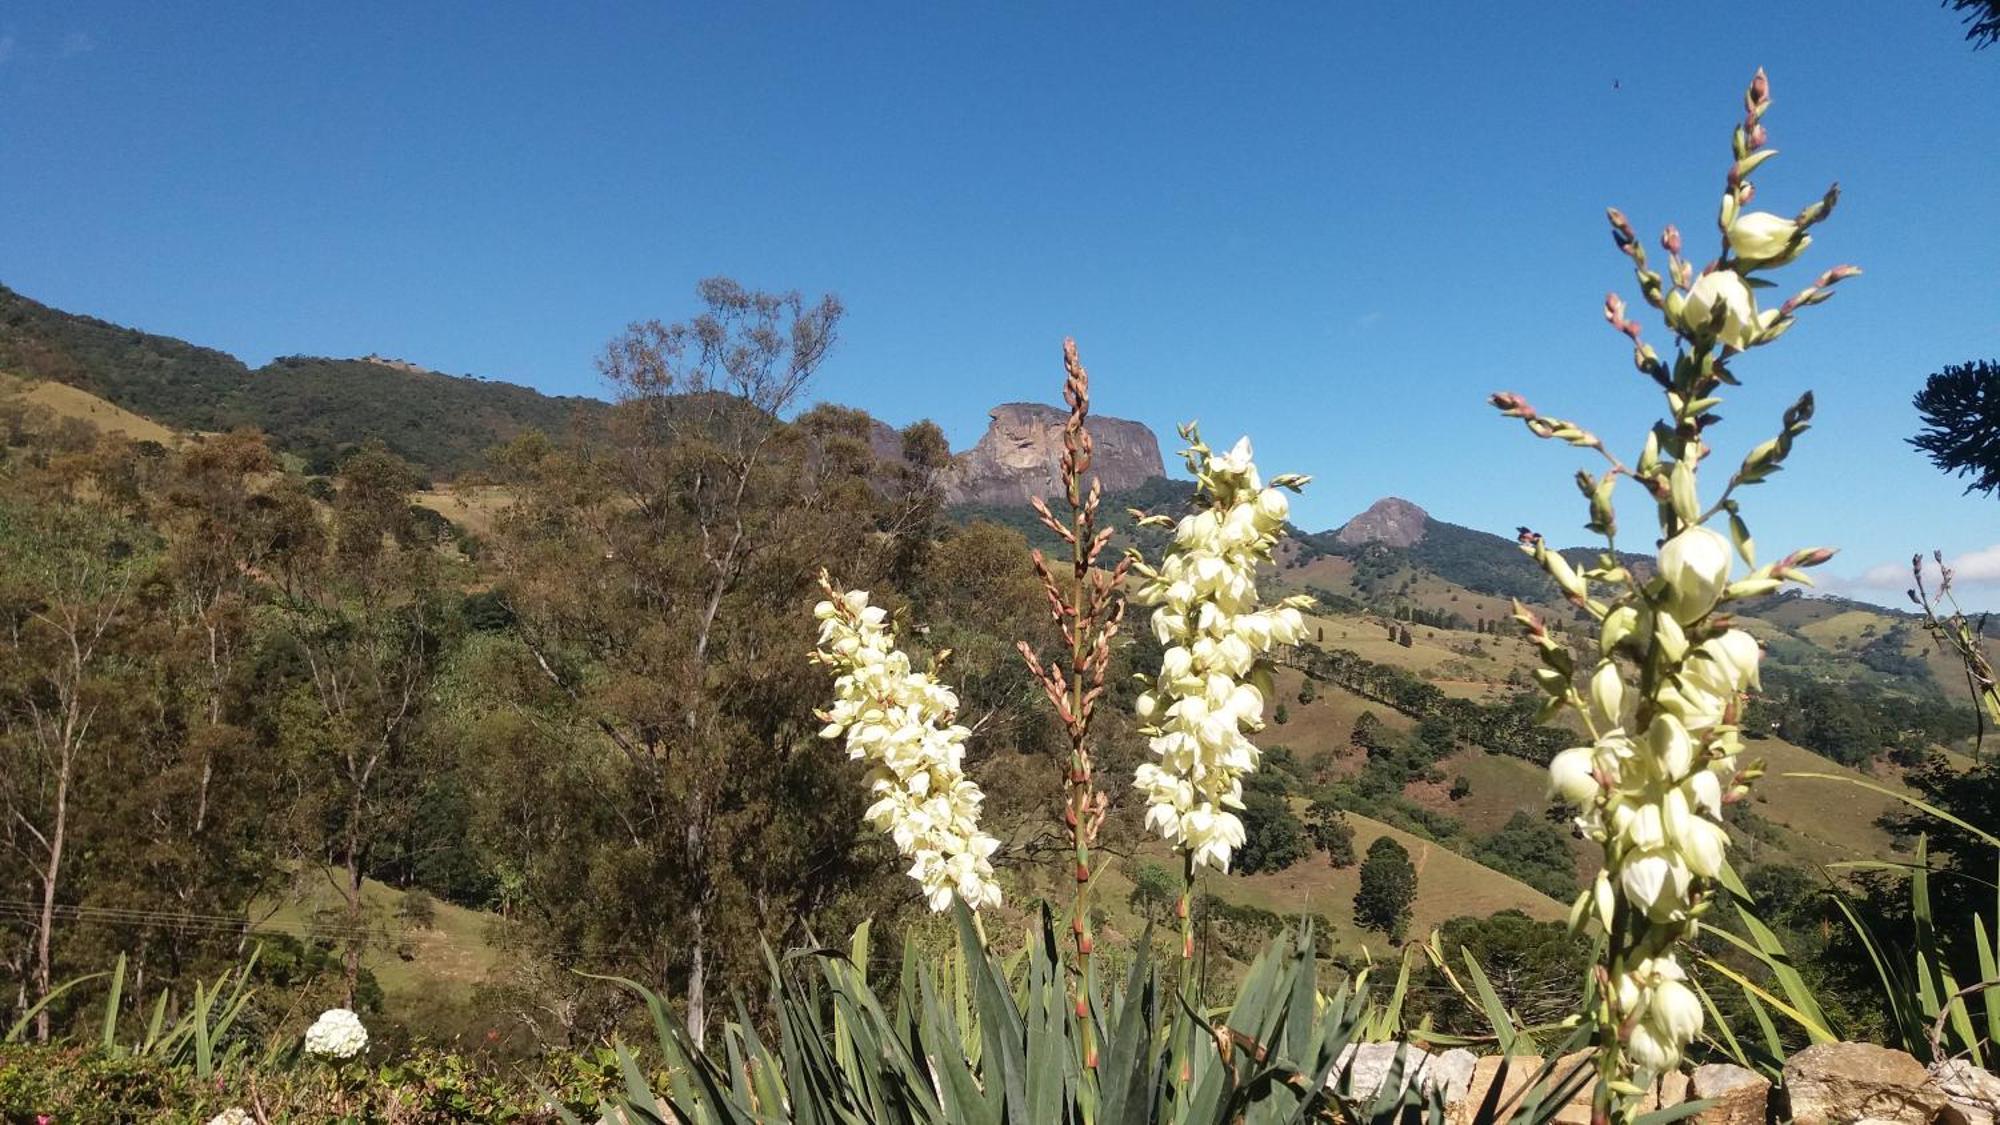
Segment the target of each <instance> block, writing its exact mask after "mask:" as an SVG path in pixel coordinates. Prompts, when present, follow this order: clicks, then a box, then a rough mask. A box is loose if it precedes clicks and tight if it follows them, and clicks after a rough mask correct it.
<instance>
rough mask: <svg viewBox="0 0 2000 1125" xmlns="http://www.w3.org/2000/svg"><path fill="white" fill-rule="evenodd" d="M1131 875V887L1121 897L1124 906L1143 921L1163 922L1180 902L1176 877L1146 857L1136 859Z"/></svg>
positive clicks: (1177, 878)
mask: <svg viewBox="0 0 2000 1125" xmlns="http://www.w3.org/2000/svg"><path fill="white" fill-rule="evenodd" d="M1131 874H1132V890H1131V891H1130V892H1129V893H1128V894H1127V895H1126V896H1125V902H1126V905H1128V906H1130V907H1131V908H1132V909H1133V910H1135V911H1137V912H1138V914H1139V916H1140V917H1142V918H1144V919H1145V920H1146V921H1147V923H1149V924H1151V925H1155V926H1160V925H1165V924H1166V922H1167V920H1168V918H1170V917H1171V916H1172V914H1173V912H1174V907H1175V906H1176V905H1177V904H1178V903H1179V902H1180V895H1181V886H1180V878H1179V876H1177V875H1175V874H1174V873H1173V872H1171V871H1168V870H1167V869H1166V868H1165V867H1163V866H1161V865H1160V864H1157V863H1154V862H1153V861H1152V860H1150V859H1142V860H1140V861H1139V862H1138V863H1137V864H1135V865H1134V866H1133V868H1132V872H1131Z"/></svg>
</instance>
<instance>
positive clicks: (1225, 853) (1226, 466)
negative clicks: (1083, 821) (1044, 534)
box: [1132, 426, 1308, 871]
mask: <svg viewBox="0 0 2000 1125" xmlns="http://www.w3.org/2000/svg"><path fill="white" fill-rule="evenodd" d="M1182 435H1183V436H1184V437H1186V438H1187V439H1188V441H1189V445H1190V448H1189V449H1188V451H1187V463H1188V469H1189V471H1190V472H1192V473H1194V475H1195V478H1196V481H1197V484H1198V488H1199V495H1200V498H1201V500H1202V502H1203V506H1202V509H1201V510H1200V511H1198V512H1196V513H1195V514H1193V515H1190V516H1188V517H1186V518H1184V519H1182V520H1181V521H1180V522H1179V523H1178V524H1176V525H1174V539H1173V543H1172V544H1171V545H1170V546H1169V547H1168V548H1167V554H1166V558H1165V559H1163V560H1162V561H1161V563H1160V565H1159V568H1158V569H1154V568H1152V567H1149V566H1145V565H1144V564H1139V565H1136V566H1135V567H1134V569H1135V570H1136V571H1137V572H1138V573H1139V574H1140V575H1141V577H1142V578H1143V579H1144V583H1143V584H1142V585H1141V586H1140V588H1139V589H1138V590H1137V591H1136V592H1135V593H1134V594H1133V596H1132V600H1133V601H1135V602H1137V603H1139V604H1141V605H1150V606H1153V607H1154V609H1153V618H1152V623H1153V635H1154V636H1155V637H1157V638H1158V639H1159V642H1160V644H1161V645H1162V646H1164V648H1165V652H1164V654H1163V656H1162V658H1161V662H1160V671H1159V674H1158V676H1157V677H1156V678H1155V680H1154V683H1153V687H1152V690H1150V691H1147V692H1146V693H1144V694H1143V695H1141V696H1140V697H1139V700H1138V704H1137V709H1138V714H1139V718H1140V720H1141V721H1142V722H1143V723H1145V724H1146V725H1145V727H1144V732H1145V733H1146V734H1147V735H1148V738H1149V741H1148V743H1147V745H1148V748H1149V749H1151V751H1152V752H1153V755H1154V756H1155V758H1156V759H1157V760H1156V761H1152V762H1147V763H1145V764H1144V765H1141V766H1140V767H1139V770H1138V775H1137V778H1136V783H1137V785H1138V788H1139V789H1140V791H1141V792H1143V793H1144V794H1145V795H1146V801H1147V805H1148V808H1147V811H1146V824H1147V826H1148V827H1150V828H1152V829H1153V830H1154V831H1156V832H1158V833H1159V834H1160V835H1161V836H1162V837H1164V838H1165V839H1167V840H1168V841H1170V842H1172V843H1174V844H1176V845H1178V846H1179V847H1180V848H1181V849H1182V850H1184V851H1186V852H1187V853H1189V855H1190V856H1191V857H1192V859H1193V862H1194V864H1195V866H1197V867H1200V866H1210V867H1215V868H1218V869H1220V870H1223V871H1227V870H1228V869H1229V859H1230V854H1231V853H1232V852H1233V851H1234V850H1235V849H1236V848H1237V847H1239V846H1241V845H1242V843H1243V822H1242V820H1241V819H1240V818H1239V817H1238V816H1237V815H1236V813H1235V811H1234V810H1236V809H1240V808H1242V807H1243V778H1244V776H1245V775H1246V774H1248V773H1250V772H1251V771H1252V770H1255V769H1256V768H1257V762H1258V758H1259V753H1258V750H1257V747H1256V746H1254V745H1252V744H1251V742H1250V739H1249V738H1248V737H1247V734H1248V733H1249V732H1253V731H1256V730H1259V729H1261V728H1262V727H1263V715H1264V696H1265V692H1266V691H1267V690H1268V688H1269V681H1270V667H1269V664H1268V662H1267V661H1266V660H1265V659H1264V657H1265V655H1266V654H1268V653H1269V652H1270V651H1271V649H1272V648H1273V647H1274V646H1276V645H1286V644H1296V643H1298V640H1299V638H1300V636H1301V634H1302V633H1303V632H1304V628H1305V625H1304V620H1303V618H1301V616H1300V614H1299V607H1300V606H1301V605H1303V604H1307V603H1306V600H1305V599H1287V600H1286V601H1284V602H1282V603H1280V604H1278V605H1276V606H1270V607H1265V606H1262V605H1260V604H1259V603H1258V600H1257V567H1258V566H1259V565H1261V564H1264V563H1268V562H1269V561H1270V560H1271V551H1272V548H1273V547H1274V546H1275V545H1276V544H1277V541H1278V537H1279V536H1281V535H1282V534H1284V527H1285V516H1286V514H1287V512H1288V510H1289V502H1288V501H1287V500H1286V498H1285V494H1284V492H1283V491H1281V489H1286V488H1289V489H1292V490H1294V491H1296V490H1297V489H1298V488H1300V487H1301V486H1302V485H1304V484H1305V483H1306V480H1307V479H1308V478H1306V477H1300V476H1285V477H1279V478H1276V479H1275V480H1273V481H1272V482H1271V484H1272V487H1268V488H1267V487H1265V486H1264V485H1263V483H1262V482H1261V481H1260V480H1259V479H1258V476H1257V466H1256V465H1255V464H1254V463H1253V462H1252V461H1251V453H1250V439H1249V438H1244V439H1242V440H1240V441H1238V442H1237V443H1236V446H1235V447H1234V448H1233V449H1231V450H1230V451H1229V452H1228V453H1225V454H1222V455H1220V456H1217V455H1215V454H1214V453H1213V452H1211V451H1210V450H1209V448H1208V447H1207V446H1206V445H1204V444H1202V442H1201V440H1200V438H1199V436H1197V435H1196V433H1195V430H1194V428H1193V427H1192V426H1188V427H1186V428H1184V429H1183V430H1182ZM1158 522H1162V523H1164V522H1166V521H1164V520H1161V521H1158Z"/></svg>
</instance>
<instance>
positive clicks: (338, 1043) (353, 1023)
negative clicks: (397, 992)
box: [306, 1008, 368, 1059]
mask: <svg viewBox="0 0 2000 1125" xmlns="http://www.w3.org/2000/svg"><path fill="white" fill-rule="evenodd" d="M367 1046H368V1029H367V1028H365V1027H363V1026H361V1017H360V1016H357V1015H355V1014H354V1013H353V1012H350V1011H348V1010H347V1009H346V1008H328V1009H327V1010H326V1011H324V1012H321V1013H320V1014H319V1018H318V1019H316V1020H314V1021H313V1025H312V1026H311V1027H309V1028H306V1053H307V1054H313V1055H322V1056H325V1057H326V1058H330V1059H351V1058H353V1057H354V1056H356V1055H358V1054H360V1053H361V1052H362V1050H363V1049H364V1048H366V1047H367Z"/></svg>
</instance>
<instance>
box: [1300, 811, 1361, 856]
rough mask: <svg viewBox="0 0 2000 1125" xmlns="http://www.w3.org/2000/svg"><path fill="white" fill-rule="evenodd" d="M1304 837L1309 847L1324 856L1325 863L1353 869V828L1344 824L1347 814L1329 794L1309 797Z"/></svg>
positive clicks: (1346, 822) (1346, 823)
mask: <svg viewBox="0 0 2000 1125" xmlns="http://www.w3.org/2000/svg"><path fill="white" fill-rule="evenodd" d="M1306 835H1307V836H1308V837H1309V838H1310V839H1311V840H1312V844H1313V847H1315V848H1318V849H1319V850H1320V851H1323V852H1325V853H1326V859H1327V862H1328V863H1331V864H1332V865H1333V866H1335V867H1352V866H1354V826H1353V825H1352V824H1349V823H1348V821H1347V813H1346V811H1345V810H1344V809H1342V808H1341V806H1340V804H1339V802H1338V799H1337V798H1334V797H1332V796H1331V795H1329V794H1321V795H1320V796H1316V797H1314V798H1313V802H1312V804H1311V805H1310V806H1308V807H1307V809H1306Z"/></svg>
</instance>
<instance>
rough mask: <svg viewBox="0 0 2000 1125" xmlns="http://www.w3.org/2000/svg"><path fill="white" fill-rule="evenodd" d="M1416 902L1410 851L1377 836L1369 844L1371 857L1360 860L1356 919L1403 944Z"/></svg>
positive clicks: (1391, 939)
mask: <svg viewBox="0 0 2000 1125" xmlns="http://www.w3.org/2000/svg"><path fill="white" fill-rule="evenodd" d="M1416 901H1417V867H1416V865H1415V864H1413V863H1411V862H1410V852H1409V849H1407V848H1405V847H1403V845H1401V844H1399V843H1397V842H1396V841H1395V840H1393V839H1391V838H1389V837H1387V836H1377V837H1376V838H1375V842H1374V843H1372V844H1370V845H1368V858H1366V859H1364V860H1362V861H1361V889H1360V890H1358V891H1356V892H1355V893H1354V920H1355V921H1356V922H1359V923H1360V924H1362V925H1363V926H1366V927H1367V928H1369V929H1371V930H1377V931H1380V932H1381V933H1384V934H1387V935H1388V936H1389V940H1390V941H1401V940H1403V931H1404V930H1406V929H1407V928H1408V927H1409V925H1410V907H1411V906H1412V905H1413V904H1415V902H1416Z"/></svg>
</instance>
